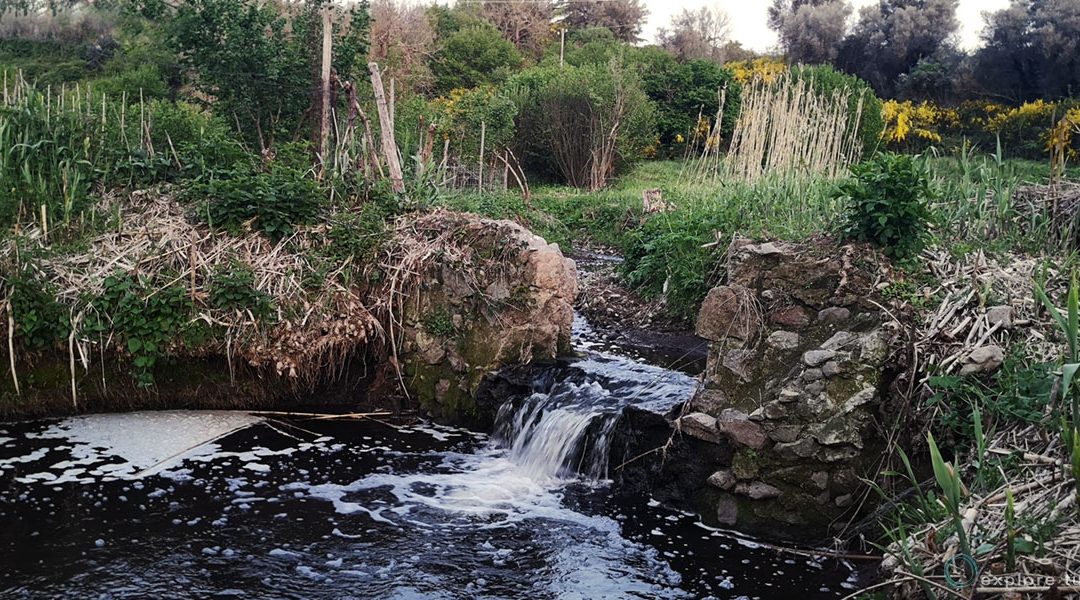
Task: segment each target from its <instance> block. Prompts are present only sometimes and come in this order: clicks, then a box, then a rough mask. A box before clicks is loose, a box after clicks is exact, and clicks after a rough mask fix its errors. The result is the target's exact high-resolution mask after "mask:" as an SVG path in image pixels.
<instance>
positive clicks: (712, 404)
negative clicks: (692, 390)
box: [691, 389, 731, 415]
mask: <svg viewBox="0 0 1080 600" xmlns="http://www.w3.org/2000/svg"><path fill="white" fill-rule="evenodd" d="M691 402H692V404H691V407H692V408H693V410H694V411H695V412H703V413H708V414H710V415H718V414H720V411H722V410H724V409H725V408H728V407H729V406H731V403H730V402H729V401H728V398H727V395H726V394H724V392H722V391H720V390H717V389H705V390H701V391H700V392H699V393H698V394H697V395H695V396H694V399H693V400H692V401H691Z"/></svg>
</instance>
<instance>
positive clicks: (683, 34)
mask: <svg viewBox="0 0 1080 600" xmlns="http://www.w3.org/2000/svg"><path fill="white" fill-rule="evenodd" d="M730 23H731V20H730V19H729V18H728V15H727V13H726V12H724V10H723V9H721V8H719V7H712V8H709V7H706V6H703V7H701V8H699V9H697V10H694V11H691V10H689V9H686V8H684V9H683V10H682V12H681V13H679V14H678V15H676V16H675V17H673V18H672V19H671V28H670V29H667V28H664V29H661V30H660V32H659V33H658V36H657V37H658V39H659V42H660V46H661V47H663V48H664V49H666V50H669V51H670V52H672V53H673V54H675V56H677V57H678V58H679V59H680V60H689V59H692V58H707V59H712V60H716V61H718V62H724V61H725V60H726V59H727V57H725V56H724V47H725V45H726V43H727V41H728V33H729V27H730Z"/></svg>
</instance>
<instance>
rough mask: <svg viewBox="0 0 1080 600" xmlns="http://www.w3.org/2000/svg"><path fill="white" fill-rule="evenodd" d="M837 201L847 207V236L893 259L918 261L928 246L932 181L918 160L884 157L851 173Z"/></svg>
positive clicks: (908, 157)
mask: <svg viewBox="0 0 1080 600" xmlns="http://www.w3.org/2000/svg"><path fill="white" fill-rule="evenodd" d="M851 174H852V178H851V179H849V180H847V181H845V182H843V183H841V184H840V186H839V189H838V191H837V197H838V198H840V199H842V200H843V201H845V202H846V203H847V214H846V224H845V228H844V234H845V235H846V236H847V237H848V238H849V239H853V240H858V241H863V242H870V243H872V244H874V245H876V246H879V247H880V248H882V249H883V250H884V252H885V254H886V255H888V256H889V257H891V258H896V259H899V260H905V259H910V258H914V257H915V256H916V255H918V253H919V252H921V251H922V249H923V247H924V246H925V245H926V240H927V237H928V234H929V223H930V216H931V215H930V208H929V205H928V200H929V199H930V198H932V197H933V190H932V188H931V185H930V176H929V174H928V173H927V171H926V169H925V167H924V166H923V165H922V163H921V162H920V161H919V160H917V159H916V158H915V157H912V156H907V155H900V154H878V155H877V156H875V157H874V158H872V159H870V160H868V161H866V162H863V163H861V164H858V165H855V166H853V167H851Z"/></svg>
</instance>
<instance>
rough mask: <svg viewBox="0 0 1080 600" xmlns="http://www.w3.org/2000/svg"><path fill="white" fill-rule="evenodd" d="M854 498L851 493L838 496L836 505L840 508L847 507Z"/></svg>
mask: <svg viewBox="0 0 1080 600" xmlns="http://www.w3.org/2000/svg"><path fill="white" fill-rule="evenodd" d="M853 499H854V498H853V497H852V495H851V494H844V495H843V496H837V497H836V500H835V501H834V502H836V506H837V507H839V508H847V507H849V506H851V501H852V500H853Z"/></svg>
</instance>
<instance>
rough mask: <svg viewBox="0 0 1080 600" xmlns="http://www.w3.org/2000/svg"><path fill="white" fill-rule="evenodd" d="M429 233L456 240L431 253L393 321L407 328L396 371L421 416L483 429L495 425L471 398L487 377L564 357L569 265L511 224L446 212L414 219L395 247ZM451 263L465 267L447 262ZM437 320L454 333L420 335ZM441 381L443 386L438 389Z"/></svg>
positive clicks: (569, 317)
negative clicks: (464, 259)
mask: <svg viewBox="0 0 1080 600" xmlns="http://www.w3.org/2000/svg"><path fill="white" fill-rule="evenodd" d="M433 231H453V232H454V235H453V236H443V237H441V238H439V240H438V242H437V243H438V244H440V246H438V247H433V248H431V250H432V254H431V256H432V257H433V259H432V260H431V261H430V264H429V265H428V266H427V267H426V269H425V271H424V272H423V273H418V274H417V275H418V277H419V279H421V280H422V281H424V282H425V285H423V286H421V287H419V288H418V289H417V290H416V291H415V295H414V296H413V297H411V298H410V300H409V302H407V303H405V305H404V307H403V308H404V313H403V314H402V315H396V316H398V317H399V318H401V319H402V320H403V321H404V322H405V323H407V324H410V325H411V326H410V327H406V328H405V331H404V336H403V338H404V339H402V340H401V346H400V348H401V349H402V351H401V353H400V354H399V363H398V364H400V366H401V371H402V372H401V375H403V380H404V381H405V382H406V385H407V386H408V387H409V390H408V391H409V392H410V394H411V395H413V396H414V397H416V398H417V399H418V400H419V404H420V407H421V408H422V409H423V410H424V411H426V412H427V413H429V414H431V415H432V416H434V417H435V418H437V419H440V420H442V421H444V422H452V423H461V424H477V425H482V426H483V424H484V423H486V421H488V420H491V419H494V414H488V412H484V413H481V412H480V411H479V410H478V409H477V408H478V407H477V406H476V400H475V397H474V394H475V392H476V390H477V389H478V387H479V386H480V384H481V382H482V381H483V379H484V378H485V376H487V375H488V374H489V373H492V372H495V371H498V370H500V369H502V368H504V367H512V366H517V365H525V364H529V363H532V362H535V361H542V360H553V359H554V358H555V357H556V356H557V355H558V354H560V353H561V352H565V351H568V350H569V349H570V330H571V325H572V324H573V319H574V310H573V302H574V299H575V297H576V296H577V269H576V265H575V264H574V261H572V260H569V259H567V258H566V257H565V256H563V255H562V252H560V251H559V248H558V246H556V245H553V244H549V243H547V242H546V241H545V240H544V239H543V238H541V237H539V236H537V235H535V234H533V233H532V232H530V231H528V230H527V229H525V228H524V227H522V226H521V225H519V224H517V223H514V222H512V221H495V220H491V219H485V218H482V217H478V216H476V215H470V214H464V213H455V212H451V211H446V210H436V211H432V212H430V213H427V214H424V215H422V216H418V217H417V220H416V223H415V227H414V228H408V229H403V230H401V231H400V232H399V233H398V234H397V237H396V238H395V240H394V242H393V243H395V244H401V245H403V246H405V247H411V245H423V244H430V243H432V240H431V239H429V238H428V237H426V236H427V235H428V233H427V232H433ZM464 250H467V251H464ZM457 256H465V257H470V258H469V262H468V263H466V264H460V263H459V262H453V263H452V264H451V262H452V261H451V257H457ZM455 260H456V259H455ZM435 315H441V316H442V317H445V322H446V324H448V325H449V324H452V325H453V329H454V332H453V334H452V335H446V334H444V333H441V334H440V335H434V333H433V332H432V331H427V330H426V324H427V323H428V322H430V320H431V319H430V318H431V317H432V316H435ZM389 364H390V363H389V361H388V362H387V367H386V368H388V369H390V368H392V367H390V366H389ZM397 376H398V374H397V373H393V374H391V375H390V376H389V378H388V379H387V380H388V381H389V380H391V379H393V380H396V379H397ZM443 380H446V381H449V382H450V385H449V386H444V385H439V383H440V382H441V381H443Z"/></svg>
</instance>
